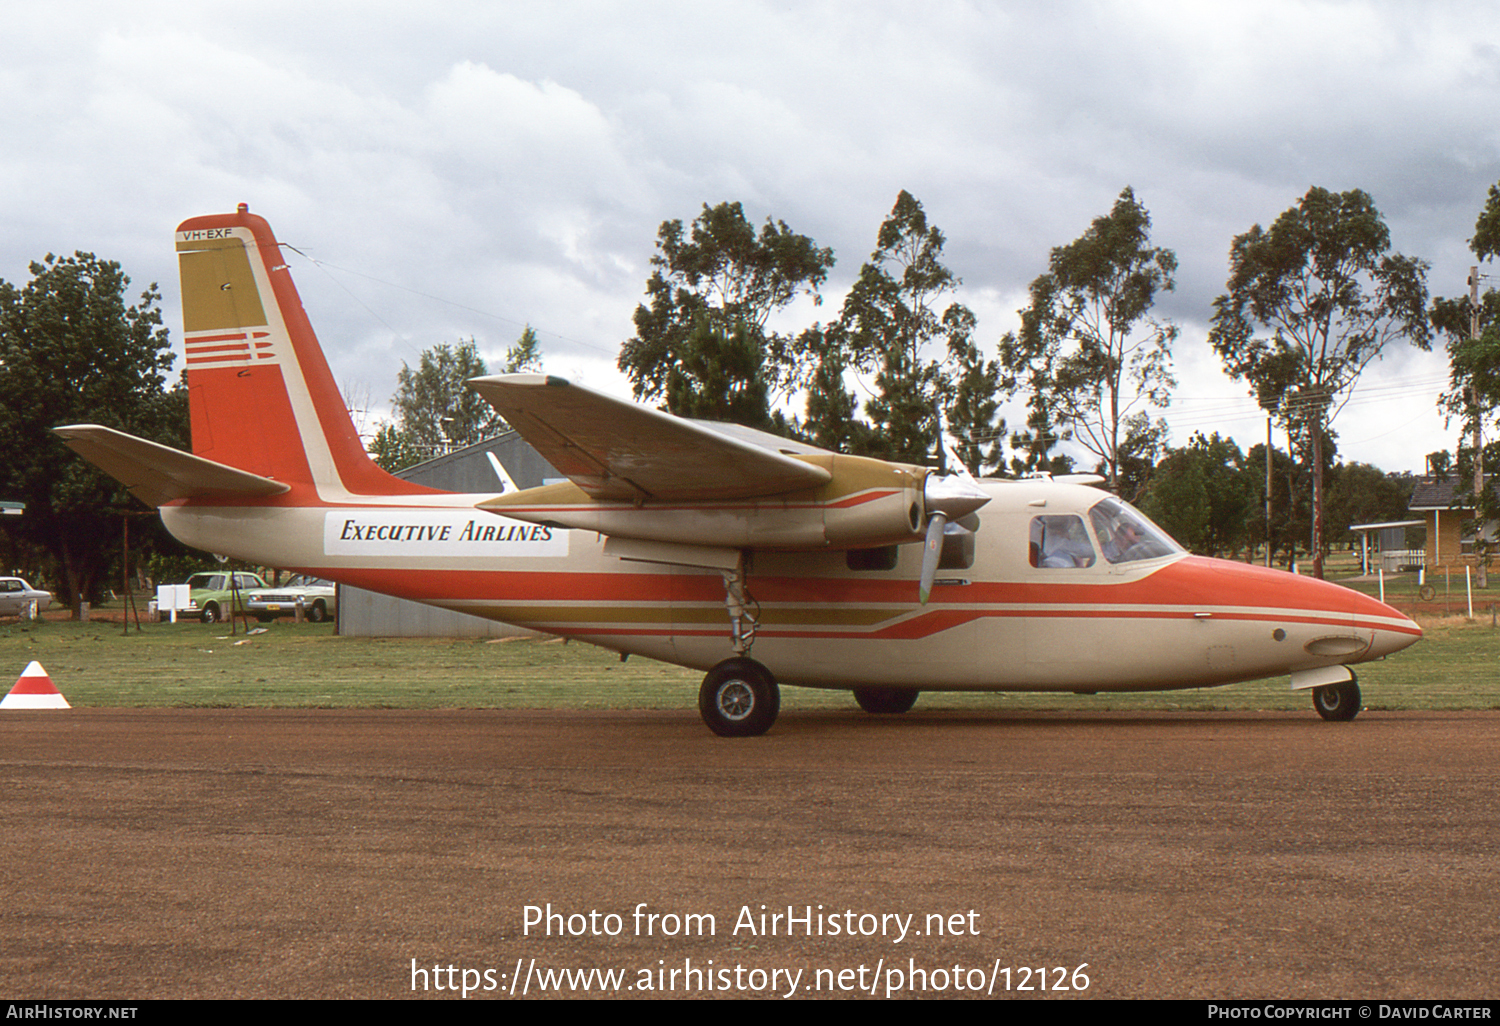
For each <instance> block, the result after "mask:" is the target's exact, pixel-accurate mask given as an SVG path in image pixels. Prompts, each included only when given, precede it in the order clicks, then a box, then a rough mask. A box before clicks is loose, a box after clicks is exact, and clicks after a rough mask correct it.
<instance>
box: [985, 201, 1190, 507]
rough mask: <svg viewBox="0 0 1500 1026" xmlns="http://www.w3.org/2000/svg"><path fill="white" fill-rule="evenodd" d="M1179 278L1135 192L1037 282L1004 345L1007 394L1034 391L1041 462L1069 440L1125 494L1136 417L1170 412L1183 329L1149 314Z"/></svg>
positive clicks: (1032, 417) (1062, 250)
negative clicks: (1124, 469)
mask: <svg viewBox="0 0 1500 1026" xmlns="http://www.w3.org/2000/svg"><path fill="white" fill-rule="evenodd" d="M1176 273H1177V257H1176V255H1175V254H1174V253H1173V252H1172V251H1171V250H1170V249H1163V248H1161V247H1154V246H1152V245H1151V215H1150V214H1149V213H1148V212H1147V211H1146V208H1145V207H1144V206H1142V205H1141V203H1140V201H1139V200H1137V199H1136V197H1135V192H1134V190H1132V189H1130V188H1129V187H1127V188H1125V189H1124V191H1122V192H1121V193H1120V195H1119V198H1118V199H1116V200H1115V204H1114V207H1113V208H1112V209H1111V210H1110V212H1109V213H1108V214H1106V215H1104V216H1102V217H1098V218H1095V219H1094V221H1093V223H1092V224H1091V225H1089V228H1088V230H1087V231H1085V232H1084V233H1083V235H1081V236H1079V237H1078V238H1077V239H1076V240H1074V241H1073V242H1071V243H1069V244H1068V245H1066V246H1058V247H1057V248H1055V249H1053V250H1052V254H1051V257H1050V258H1049V260H1048V267H1047V272H1046V273H1045V274H1042V275H1040V276H1039V277H1037V278H1036V280H1034V281H1033V282H1032V283H1031V302H1030V304H1029V305H1028V306H1027V307H1026V308H1025V309H1023V310H1021V311H1020V315H1021V328H1020V331H1019V332H1014V333H1011V334H1007V335H1006V336H1005V337H1004V338H1003V339H1001V342H1000V360H1001V364H1002V365H1003V367H1004V370H1005V377H1004V385H1005V387H1006V388H1007V389H1008V390H1009V391H1010V392H1011V393H1012V394H1014V393H1015V392H1016V391H1018V390H1021V389H1025V390H1027V391H1029V392H1030V396H1029V398H1028V400H1027V404H1028V406H1029V408H1030V413H1029V416H1028V425H1029V426H1030V427H1031V434H1030V438H1031V439H1032V440H1033V442H1032V445H1031V448H1033V449H1037V450H1039V456H1038V458H1040V457H1041V455H1043V454H1044V453H1045V449H1046V447H1045V446H1042V445H1040V444H1039V442H1040V441H1041V440H1045V439H1050V438H1071V439H1072V440H1073V441H1074V442H1076V443H1078V444H1079V445H1081V446H1083V447H1084V448H1085V449H1087V450H1088V451H1089V452H1091V453H1093V454H1094V455H1095V456H1096V457H1098V459H1099V460H1100V462H1101V463H1102V465H1103V467H1104V469H1105V473H1106V476H1107V477H1108V479H1109V484H1110V487H1111V488H1116V489H1117V488H1118V487H1119V484H1120V465H1121V462H1122V458H1123V457H1124V456H1125V455H1126V452H1125V450H1124V447H1123V443H1124V441H1125V439H1124V438H1122V432H1124V433H1125V434H1126V435H1128V434H1129V425H1130V423H1131V418H1133V417H1137V416H1138V415H1139V414H1142V413H1147V414H1148V416H1149V412H1148V411H1150V410H1151V409H1153V408H1160V407H1164V406H1166V405H1167V404H1168V403H1169V402H1170V401H1171V389H1172V388H1173V387H1174V386H1175V385H1176V381H1175V380H1174V379H1173V377H1172V342H1173V340H1174V339H1176V337H1177V328H1176V326H1175V325H1173V324H1172V323H1171V322H1170V321H1158V320H1157V319H1156V318H1154V317H1153V316H1152V315H1151V309H1152V307H1153V305H1154V304H1155V302H1156V298H1157V296H1158V295H1159V294H1160V293H1162V292H1169V291H1171V290H1172V289H1173V287H1174V286H1175V283H1176V279H1175V277H1174V276H1175V274H1176ZM1157 433H1158V434H1159V433H1160V430H1159V429H1158V431H1157Z"/></svg>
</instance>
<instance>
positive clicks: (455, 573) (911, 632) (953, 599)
mask: <svg viewBox="0 0 1500 1026" xmlns="http://www.w3.org/2000/svg"><path fill="white" fill-rule="evenodd" d="M1226 568H1227V569H1226ZM304 569H306V570H307V571H308V572H310V573H315V574H318V575H320V576H326V577H333V578H336V579H338V580H341V581H344V582H345V583H348V584H352V585H355V586H357V587H362V588H368V589H370V590H372V591H378V592H385V593H390V594H401V595H402V596H403V597H407V598H414V599H417V600H419V601H428V602H437V603H454V602H461V603H467V602H477V603H482V602H485V601H491V602H515V603H543V602H566V603H569V604H571V605H575V606H582V607H588V606H596V605H598V606H611V605H625V606H628V605H633V604H641V603H672V604H673V605H677V606H681V607H696V608H702V607H704V606H710V607H712V606H722V604H723V601H724V595H723V584H722V582H721V581H720V580H719V578H718V577H716V576H710V575H707V574H703V575H699V574H664V573H657V574H637V573H569V572H560V571H481V570H429V571H421V572H419V573H414V572H412V571H406V570H392V569H383V570H382V569H357V568H343V567H328V568H304ZM1258 569H1259V568H1255V567H1245V566H1243V565H1241V564H1232V563H1230V564H1225V563H1223V561H1219V560H1208V559H1202V558H1198V557H1188V558H1185V559H1182V560H1179V561H1177V562H1175V563H1172V564H1169V565H1167V566H1164V567H1160V568H1159V569H1157V570H1156V571H1155V572H1154V573H1151V574H1149V575H1147V576H1146V577H1143V578H1140V579H1138V580H1135V581H1126V582H1118V583H1101V584H1097V585H1068V586H1056V585H1046V584H1034V583H1000V582H982V581H981V582H975V583H973V584H969V585H964V586H959V587H939V588H938V589H937V590H936V591H934V592H933V596H932V602H931V603H930V604H929V605H928V606H926V607H922V606H919V605H918V604H917V603H916V588H917V584H916V582H915V581H907V580H883V581H868V580H859V579H852V578H789V577H766V578H754V577H752V578H751V580H750V588H751V591H752V593H753V594H754V595H755V597H756V599H757V600H759V601H760V602H761V604H762V605H763V606H766V605H770V604H772V603H776V604H780V603H802V604H808V605H814V606H816V605H819V604H821V605H826V606H828V607H829V608H847V607H849V606H863V605H878V606H881V607H884V611H888V612H889V613H890V618H889V619H890V620H895V621H897V622H894V623H892V622H886V623H884V624H883V625H872V626H870V627H864V626H861V625H841V626H840V627H839V628H838V629H833V628H831V627H830V626H829V625H826V624H819V623H816V622H810V623H808V624H807V626H805V627H796V628H789V627H770V626H763V627H762V628H761V630H760V632H759V634H760V636H761V637H783V638H827V639H837V638H843V639H863V640H870V639H891V640H919V639H922V638H927V637H931V636H932V635H934V634H939V633H941V632H943V631H946V630H951V629H953V628H955V627H959V626H962V625H964V624H968V623H973V622H975V621H978V620H983V619H987V618H993V617H1005V618H1023V619H1024V618H1032V617H1048V618H1053V617H1063V618H1072V619H1084V620H1087V619H1151V620H1191V619H1194V618H1195V617H1196V616H1198V615H1201V614H1202V613H1203V612H1205V611H1207V612H1209V615H1211V617H1212V618H1213V619H1218V620H1234V621H1264V622H1267V623H1271V622H1274V623H1280V624H1321V625H1328V626H1335V627H1351V628H1358V629H1361V630H1385V631H1392V632H1395V633H1399V634H1407V635H1414V636H1420V634H1421V630H1420V629H1419V628H1417V627H1416V626H1415V625H1409V626H1402V624H1401V620H1402V619H1404V618H1401V616H1400V614H1399V613H1396V611H1395V610H1393V609H1391V608H1390V607H1389V606H1386V605H1384V604H1382V603H1380V602H1377V601H1376V600H1374V599H1372V598H1370V597H1369V596H1367V595H1362V594H1360V593H1359V592H1355V591H1351V590H1349V589H1347V588H1341V587H1339V586H1338V585H1333V584H1328V583H1326V582H1321V581H1314V580H1310V579H1308V578H1301V577H1296V576H1294V575H1291V574H1286V573H1281V572H1279V571H1265V572H1264V573H1259V572H1257V571H1258ZM1245 570H1248V571H1250V572H1249V573H1244V574H1242V573H1241V571H1245ZM1231 584H1232V587H1231V588H1229V590H1232V591H1233V594H1226V593H1225V591H1226V587H1227V586H1230V585H1231ZM1214 585H1217V587H1216V588H1215V587H1214ZM534 612H535V614H536V615H537V617H538V619H537V621H535V622H547V621H546V617H545V613H544V610H540V609H538V610H535V611H534ZM813 619H815V617H814V618H813ZM726 622H727V621H726ZM549 629H551V630H554V631H555V632H556V633H559V634H574V635H591V634H593V635H598V634H616V635H673V634H677V635H684V636H714V635H717V634H720V633H722V631H721V630H718V629H704V628H702V627H700V626H698V625H694V626H691V627H677V628H671V627H664V626H662V625H660V624H653V625H651V626H640V627H623V626H619V625H610V626H607V627H605V626H599V627H574V626H562V625H559V626H556V627H549Z"/></svg>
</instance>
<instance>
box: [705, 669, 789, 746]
mask: <svg viewBox="0 0 1500 1026" xmlns="http://www.w3.org/2000/svg"><path fill="white" fill-rule="evenodd" d="M780 711H781V690H780V689H779V688H778V687H777V686H776V678H775V677H773V676H771V671H770V670H768V669H766V668H765V667H764V666H762V665H761V664H760V663H757V662H756V661H755V660H754V659H746V658H743V657H736V658H734V659H726V660H724V661H723V662H722V663H719V664H718V665H717V666H715V667H714V668H713V669H712V670H709V671H708V673H707V675H706V676H704V678H703V686H702V687H701V688H699V689H698V713H699V715H701V716H702V717H703V722H704V723H705V724H706V725H707V726H708V729H709V730H711V731H713V732H714V733H715V734H718V735H719V736H720V737H758V736H759V735H761V734H764V733H765V732H766V731H768V730H770V729H771V724H773V723H775V722H776V714H777V713H778V712H780Z"/></svg>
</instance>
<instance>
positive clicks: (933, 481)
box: [917, 425, 990, 606]
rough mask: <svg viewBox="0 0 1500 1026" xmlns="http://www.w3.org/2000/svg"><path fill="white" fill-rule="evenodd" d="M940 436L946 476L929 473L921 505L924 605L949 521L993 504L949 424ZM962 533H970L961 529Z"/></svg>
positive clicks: (921, 591) (919, 590)
mask: <svg viewBox="0 0 1500 1026" xmlns="http://www.w3.org/2000/svg"><path fill="white" fill-rule="evenodd" d="M938 437H939V439H940V444H939V446H938V453H939V460H940V461H941V462H942V463H943V464H944V465H945V469H947V471H948V472H947V473H942V472H939V473H936V474H928V475H927V480H926V481H925V482H923V484H922V505H923V507H924V508H925V509H926V511H927V536H926V538H924V539H923V542H922V576H921V578H920V580H919V582H918V584H917V598H918V600H919V601H920V602H921V603H922V604H923V605H924V606H925V605H926V604H927V599H928V597H929V596H930V595H931V594H932V582H933V581H934V580H935V579H936V578H937V570H938V561H939V560H940V559H941V558H942V555H943V532H944V531H945V530H946V529H947V526H948V522H949V521H950V520H962V519H963V518H964V517H967V516H969V515H970V514H971V513H973V512H974V511H975V510H977V509H979V508H980V507H981V506H983V505H984V504H985V503H987V502H989V501H990V497H989V495H987V494H986V493H985V491H984V489H982V488H980V487H979V484H978V482H976V481H975V480H974V475H972V474H970V473H969V468H968V467H966V466H964V463H963V461H962V460H960V459H959V458H958V454H957V453H955V452H954V451H953V447H952V444H951V443H950V441H949V439H948V432H947V429H946V425H941V426H940V429H939V432H938ZM959 529H960V530H968V528H966V527H962V526H960V528H959Z"/></svg>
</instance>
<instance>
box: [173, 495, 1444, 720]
mask: <svg viewBox="0 0 1500 1026" xmlns="http://www.w3.org/2000/svg"><path fill="white" fill-rule="evenodd" d="M983 486H984V488H985V490H986V491H988V492H989V493H990V494H991V496H992V498H991V501H990V502H989V504H988V505H986V506H985V507H984V509H983V511H982V512H981V514H979V527H978V530H977V531H976V532H975V545H974V554H973V560H972V563H971V565H969V566H955V567H950V568H943V569H940V570H939V572H938V576H937V583H936V586H935V587H934V589H933V592H932V597H931V601H930V602H928V603H927V604H925V605H924V604H921V603H920V602H919V601H918V598H917V588H916V582H917V576H918V572H919V566H920V561H921V546H920V545H900V546H896V547H894V566H893V567H890V568H889V569H851V568H850V567H851V562H850V560H849V558H848V556H847V554H846V553H845V552H843V551H838V550H823V551H799V552H770V551H763V550H761V551H756V552H754V553H753V554H752V556H751V559H750V562H749V563H748V565H747V567H746V584H747V587H748V590H749V592H750V595H751V597H752V598H753V600H754V602H755V604H756V605H757V606H758V613H757V618H758V631H757V633H756V636H755V642H754V652H753V655H754V658H755V659H756V660H758V661H759V662H761V663H763V664H764V665H765V666H767V667H768V668H769V669H770V670H771V671H772V672H773V673H775V674H776V676H777V678H778V679H780V680H782V681H783V682H784V683H787V684H800V685H807V686H814V687H830V688H852V687H857V686H867V685H877V686H878V685H886V686H897V687H915V688H919V689H921V690H1068V691H1073V690H1076V691H1111V690H1157V689H1171V688H1182V687H1195V686H1202V685H1211V684H1222V683H1229V682H1231V681H1238V680H1250V679H1256V678H1260V677H1267V676H1275V675H1284V674H1287V673H1291V672H1295V671H1298V670H1306V669H1309V668H1314V667H1322V666H1332V665H1336V664H1347V663H1352V662H1360V661H1364V660H1368V659H1373V658H1377V657H1379V656H1382V655H1385V654H1387V653H1389V652H1393V651H1396V650H1398V649H1400V648H1404V647H1406V646H1407V645H1409V644H1411V643H1412V642H1413V641H1415V640H1416V639H1417V638H1418V637H1420V630H1418V629H1417V628H1416V626H1415V625H1414V624H1412V623H1411V621H1410V620H1408V619H1407V618H1406V617H1404V616H1401V615H1400V614H1399V613H1397V612H1396V611H1395V610H1392V609H1390V608H1389V607H1387V606H1384V605H1382V604H1380V603H1378V602H1376V601H1375V600H1373V599H1370V598H1368V597H1367V596H1364V595H1361V594H1359V593H1357V592H1354V591H1351V590H1348V589H1345V588H1341V587H1338V586H1336V585H1330V584H1326V583H1324V582H1321V581H1312V580H1309V579H1306V578H1301V577H1298V576H1296V575H1293V574H1288V573H1283V572H1280V571H1274V570H1266V569H1263V568H1259V567H1253V566H1246V565H1244V564H1240V563H1234V562H1228V561H1224V560H1210V559H1205V558H1202V557H1194V556H1187V555H1185V554H1182V553H1173V554H1170V555H1165V556H1161V557H1158V558H1153V559H1149V560H1144V561H1136V562H1131V563H1123V564H1119V565H1115V564H1111V563H1108V562H1106V561H1105V560H1103V559H1098V560H1095V561H1094V562H1093V564H1092V565H1090V566H1087V567H1072V568H1068V569H1058V568H1056V567H1048V566H1034V565H1032V562H1033V560H1034V557H1033V558H1031V559H1029V558H1028V549H1027V545H1028V531H1029V530H1032V528H1031V525H1032V524H1033V521H1034V518H1036V517H1037V516H1039V515H1043V514H1045V515H1048V516H1052V517H1056V516H1058V515H1059V514H1067V513H1077V514H1080V517H1081V518H1082V514H1084V513H1085V511H1086V510H1087V509H1088V508H1089V507H1090V506H1091V505H1092V504H1093V503H1094V502H1096V501H1097V500H1098V499H1100V498H1102V497H1103V493H1100V492H1098V491H1096V490H1094V489H1091V488H1087V487H1082V486H1077V485H1066V484H1058V483H1052V482H1045V481H1038V482H997V483H988V482H986V483H983ZM488 498H491V497H490V496H484V495H460V494H453V495H434V496H420V497H411V496H401V497H392V498H383V497H370V498H368V499H359V500H355V501H349V502H340V503H338V504H336V505H318V506H302V507H295V506H275V505H264V506H221V507H214V506H201V505H193V504H189V505H186V506H165V507H163V508H162V511H161V512H162V517H163V520H164V521H165V523H166V525H167V526H168V528H169V529H170V530H171V531H172V533H173V534H174V535H176V536H177V537H178V538H179V539H181V540H182V541H183V542H185V543H186V544H188V545H192V546H195V547H197V548H202V549H207V550H209V551H215V552H221V553H227V554H230V555H234V556H237V557H240V558H243V559H248V560H251V561H254V562H258V563H264V564H267V565H273V566H279V567H286V568H294V569H298V570H303V571H307V572H310V573H315V574H317V575H319V576H324V577H328V578H331V579H333V580H336V581H341V582H344V583H347V584H351V585H355V586H358V587H362V588H367V589H370V590H374V591H380V592H384V593H388V594H393V595H399V596H401V597H404V598H411V599H416V600H418V601H421V602H425V603H429V604H432V605H436V606H441V607H444V608H447V609H454V610H458V611H461V612H465V613H470V614H473V615H477V616H482V617H487V618H490V619H495V620H500V621H505V622H508V623H513V624H517V625H520V626H523V627H528V628H532V629H536V630H540V631H544V632H548V633H552V634H558V635H563V636H568V637H575V638H578V639H580V640H584V641H588V642H591V643H594V644H598V645H602V646H604V647H606V648H610V649H613V650H617V651H620V652H629V653H636V654H640V655H644V656H648V657H651V658H655V659H661V660H664V661H667V662H671V663H676V664H680V665H684V666H690V667H695V668H698V669H707V668H709V667H711V666H713V665H715V664H716V663H718V662H720V661H721V660H723V659H725V658H726V657H728V656H730V655H732V654H733V651H732V648H731V640H730V628H729V617H728V613H727V611H726V607H725V588H724V582H723V580H722V577H721V574H720V572H719V571H717V570H712V569H701V568H696V567H689V566H672V565H664V564H661V563H648V562H636V561H631V560H626V559H620V558H616V557H615V556H613V555H608V554H606V553H605V549H604V538H603V537H602V536H601V535H598V534H595V533H592V532H586V531H579V530H565V529H561V528H556V527H546V526H541V525H537V524H532V523H526V522H522V521H518V520H511V519H507V518H505V517H500V516H496V515H494V514H490V513H486V512H483V511H481V510H477V509H475V506H476V504H477V503H479V502H482V501H485V500H486V499H488ZM350 499H351V500H352V499H353V497H350ZM752 611H755V610H752Z"/></svg>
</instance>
